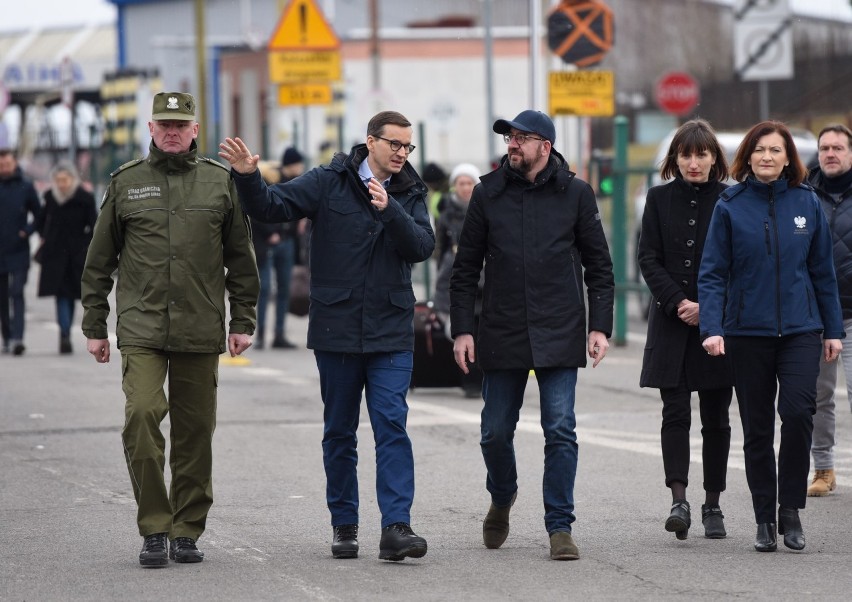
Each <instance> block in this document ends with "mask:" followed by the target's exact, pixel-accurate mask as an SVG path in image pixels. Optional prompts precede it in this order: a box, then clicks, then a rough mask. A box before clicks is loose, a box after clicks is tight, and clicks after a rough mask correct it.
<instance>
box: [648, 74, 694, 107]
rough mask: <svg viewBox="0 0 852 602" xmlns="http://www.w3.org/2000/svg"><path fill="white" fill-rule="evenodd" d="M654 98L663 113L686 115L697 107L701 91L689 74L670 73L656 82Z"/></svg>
mask: <svg viewBox="0 0 852 602" xmlns="http://www.w3.org/2000/svg"><path fill="white" fill-rule="evenodd" d="M654 98H655V99H656V101H657V106H659V107H660V108H661V109H662V110H664V111H665V112H667V113H671V114H673V115H686V114H688V113H690V112H691V111H692V109H694V108H695V107H696V106H697V105H698V101H699V100H700V98H701V89H700V88H699V87H698V82H697V81H695V79H693V77H692V76H691V75H690V74H689V73H684V72H682V71H670V72H669V73H665V74H664V75H663V76H662V77H661V78H660V79H658V80H657V85H656V86H655V87H654Z"/></svg>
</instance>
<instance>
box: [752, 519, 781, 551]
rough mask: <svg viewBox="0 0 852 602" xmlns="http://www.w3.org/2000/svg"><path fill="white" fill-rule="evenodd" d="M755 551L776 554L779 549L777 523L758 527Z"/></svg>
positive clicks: (762, 524) (761, 524) (763, 524)
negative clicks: (776, 531) (776, 534)
mask: <svg viewBox="0 0 852 602" xmlns="http://www.w3.org/2000/svg"><path fill="white" fill-rule="evenodd" d="M754 549H755V550H757V551H758V552H774V551H775V550H777V549H778V542H777V541H776V539H775V523H760V524H759V525H757V535H756V536H755V538H754Z"/></svg>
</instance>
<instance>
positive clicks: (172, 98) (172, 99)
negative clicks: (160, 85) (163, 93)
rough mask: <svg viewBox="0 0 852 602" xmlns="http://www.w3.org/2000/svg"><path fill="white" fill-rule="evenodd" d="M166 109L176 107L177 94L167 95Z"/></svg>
mask: <svg viewBox="0 0 852 602" xmlns="http://www.w3.org/2000/svg"><path fill="white" fill-rule="evenodd" d="M166 108H167V109H177V108H178V104H177V96H169V104H167V105H166Z"/></svg>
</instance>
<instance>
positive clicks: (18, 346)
mask: <svg viewBox="0 0 852 602" xmlns="http://www.w3.org/2000/svg"><path fill="white" fill-rule="evenodd" d="M26 350H27V348H26V347H24V344H23V343H21V342H18V343H15V345H14V346H13V347H12V355H24V351H26Z"/></svg>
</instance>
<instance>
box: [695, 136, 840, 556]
mask: <svg viewBox="0 0 852 602" xmlns="http://www.w3.org/2000/svg"><path fill="white" fill-rule="evenodd" d="M731 172H732V175H733V176H734V178H735V179H736V180H737V181H738V182H740V183H739V184H737V185H736V186H732V187H731V188H729V189H727V190H726V191H725V192H723V193H722V196H721V198H720V200H719V202H718V203H717V205H716V208H715V210H714V212H713V218H712V219H711V221H710V231H709V233H708V235H707V241H706V243H705V246H704V254H703V257H702V260H701V269H700V270H699V277H698V301H699V304H700V307H701V311H700V327H701V336H702V338H703V339H704V341H703V347H704V349H706V350H707V352H708V353H709V354H710V355H714V356H715V355H727V356H728V358H729V360H730V362H731V366H732V369H733V374H734V386H735V388H736V392H737V400H738V402H739V406H740V417H741V419H742V423H743V435H744V439H745V442H744V444H743V451H744V452H745V463H746V478H747V480H748V485H749V489H750V490H751V494H752V503H753V506H754V515H755V519H756V522H757V536H756V539H755V544H754V547H755V549H756V550H757V551H759V552H772V551H774V550H775V549H776V548H777V544H776V535H775V532H776V514H775V505H776V501H777V503H778V505H779V509H778V514H777V521H778V522H777V530H778V533H781V534H783V535H784V545H785V546H787V547H788V548H791V549H794V550H801V549H803V548H804V547H805V536H804V533H803V530H802V524H801V522H800V520H799V508H804V507H805V499H806V491H807V479H808V468H809V462H810V447H811V433H812V431H813V414H814V412H815V410H816V379H817V374H818V373H819V359H820V353H821V352H822V353H823V355H824V357H825V360H826V361H833V360H835V359H837V357H838V355H839V353H840V349H841V344H840V339H841V338H843V337H844V336H845V333H844V332H843V322H842V317H841V311H840V301H839V298H838V294H837V281H836V278H835V273H834V261H833V259H832V242H831V232H830V231H829V228H828V223H827V222H826V219H825V214H824V213H823V210H822V208H821V207H820V204H819V200H818V199H817V197H816V195H815V194H814V192H813V189H811V188H810V187H809V186H807V185H803V184H802V183H803V182H804V180H805V177H806V176H807V168H806V167H805V165H804V164H803V163H802V161H801V159H800V158H799V154H798V152H797V151H796V146H795V144H794V143H793V138H792V135H791V134H790V130H789V129H788V128H787V127H786V126H785V125H784V124H782V123H780V122H777V121H764V122H761V123H759V124H757V125H755V126H754V127H752V128H751V129H750V130H749V132H748V133H747V134H746V137H745V139H744V140H743V142H742V143H741V144H740V147H739V148H738V149H737V154H736V157H735V158H734V163H733V165H732V167H731ZM820 334H822V339H823V340H822V341H820ZM776 383H777V384H776ZM776 389H777V392H778V414H779V416H780V417H781V447H780V452H779V456H778V467H777V470H776V465H775V452H774V449H773V440H774V435H775V395H776Z"/></svg>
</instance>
